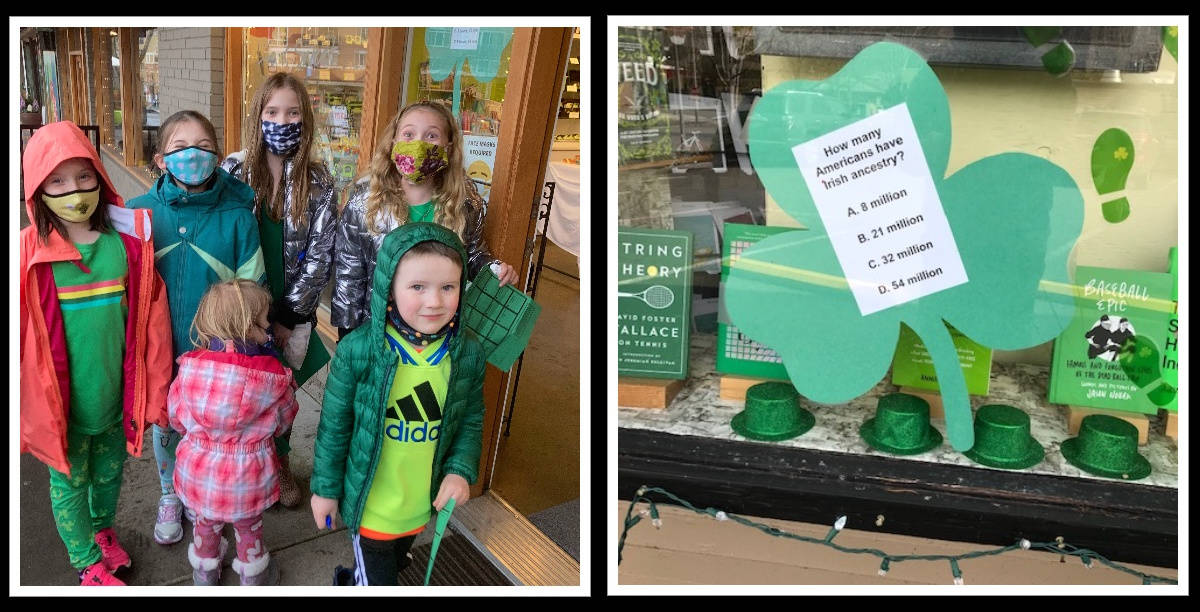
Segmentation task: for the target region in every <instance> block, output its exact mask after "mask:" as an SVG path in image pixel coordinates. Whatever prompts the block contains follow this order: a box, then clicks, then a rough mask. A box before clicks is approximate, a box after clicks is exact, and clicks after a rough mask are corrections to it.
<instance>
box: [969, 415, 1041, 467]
mask: <svg viewBox="0 0 1200 612" xmlns="http://www.w3.org/2000/svg"><path fill="white" fill-rule="evenodd" d="M1029 430H1030V427H1029V415H1027V414H1025V413H1024V412H1021V411H1020V410H1019V409H1017V408H1014V407H1012V406H1006V405H1003V404H987V405H984V406H980V407H979V411H978V412H976V413H975V446H972V447H971V449H970V450H968V451H966V452H964V453H963V454H964V455H966V456H967V457H968V458H969V459H970V460H971V461H974V462H975V463H980V464H983V465H986V466H988V467H994V468H1002V469H1006V470H1021V469H1025V468H1027V467H1031V466H1034V465H1037V464H1039V463H1041V462H1042V459H1045V458H1046V449H1044V448H1042V445H1041V444H1038V441H1037V440H1034V439H1033V436H1032V435H1030V433H1029Z"/></svg>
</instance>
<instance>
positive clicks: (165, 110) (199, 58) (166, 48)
mask: <svg viewBox="0 0 1200 612" xmlns="http://www.w3.org/2000/svg"><path fill="white" fill-rule="evenodd" d="M158 70H159V75H158V78H159V82H160V86H159V97H158V109H159V114H160V116H161V117H162V119H163V120H164V121H165V120H166V118H167V117H170V116H171V115H172V114H173V113H175V112H178V111H181V110H194V111H198V112H200V113H203V114H204V116H206V117H208V118H209V120H211V121H212V122H213V126H214V127H216V128H217V142H221V141H223V140H224V138H225V29H224V28H159V30H158ZM222 153H225V152H224V151H222Z"/></svg>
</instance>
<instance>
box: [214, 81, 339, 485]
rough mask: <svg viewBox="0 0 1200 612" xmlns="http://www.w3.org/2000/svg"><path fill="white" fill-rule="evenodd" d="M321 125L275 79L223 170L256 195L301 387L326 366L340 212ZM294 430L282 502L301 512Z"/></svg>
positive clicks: (284, 346)
mask: <svg viewBox="0 0 1200 612" xmlns="http://www.w3.org/2000/svg"><path fill="white" fill-rule="evenodd" d="M315 131H316V121H315V120H314V117H313V110H312V103H311V102H310V98H309V96H308V92H307V91H306V89H305V87H304V84H303V83H302V82H300V81H299V80H298V79H296V78H295V77H293V76H291V75H289V74H287V73H282V72H280V73H276V74H273V75H271V76H270V77H269V78H267V80H266V81H264V82H263V84H262V85H261V86H260V87H259V90H258V93H257V95H256V96H255V98H254V102H253V104H252V105H251V107H250V114H249V116H248V117H247V118H246V124H245V135H244V137H243V142H244V143H246V145H247V146H248V148H247V149H244V150H242V151H239V152H237V153H234V154H232V155H230V156H229V157H227V158H226V159H225V161H223V162H222V163H221V167H222V168H224V169H225V171H226V172H229V173H230V174H232V175H233V176H235V177H236V178H238V179H241V180H242V181H244V182H245V183H247V184H248V185H250V187H252V188H253V189H254V203H255V212H256V213H257V216H258V220H259V233H260V238H261V242H262V249H263V259H264V261H265V264H266V268H267V285H268V287H267V288H268V289H269V290H270V291H271V295H272V298H273V302H272V304H273V306H272V310H271V314H270V317H269V318H270V321H271V323H272V325H271V328H272V332H273V336H274V343H275V346H277V347H278V348H279V349H280V352H281V353H282V354H283V356H284V360H285V362H286V363H287V365H289V366H290V367H291V368H292V370H293V371H294V375H295V379H296V383H297V384H298V385H303V384H304V381H305V380H307V379H308V378H309V377H311V376H312V375H313V374H314V373H316V371H317V370H320V369H321V367H322V366H324V365H325V364H326V363H328V362H329V353H328V351H326V350H325V346H324V345H323V344H321V340H320V338H319V337H318V336H317V334H316V333H314V327H315V325H316V309H317V303H318V302H319V300H320V297H321V292H322V291H323V290H324V289H325V285H326V284H327V283H328V282H329V278H330V270H331V269H332V265H331V264H332V262H333V244H334V234H335V233H336V228H337V222H336V217H335V213H336V209H335V207H334V197H335V189H334V181H333V176H332V175H330V173H329V170H328V169H326V167H325V165H324V164H322V163H320V162H319V161H315V160H313V158H312V157H311V156H310V151H311V150H312V141H313V136H314V133H315ZM290 437H291V432H290V431H289V432H287V433H286V434H284V435H283V436H280V437H279V438H276V440H275V442H276V451H277V452H278V454H279V458H280V464H281V471H280V479H279V488H280V495H279V500H280V503H282V504H283V505H284V506H287V507H289V508H293V507H296V506H297V505H299V504H300V502H301V501H302V496H301V493H300V490H299V487H298V486H297V485H296V482H295V478H294V477H293V476H292V474H291V470H290V468H289V465H288V460H287V453H288V451H289V450H290V446H289V444H288V440H289V438H290Z"/></svg>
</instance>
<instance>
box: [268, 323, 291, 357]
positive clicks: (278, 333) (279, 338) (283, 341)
mask: <svg viewBox="0 0 1200 612" xmlns="http://www.w3.org/2000/svg"><path fill="white" fill-rule="evenodd" d="M271 331H272V332H273V333H274V335H275V348H276V349H278V350H279V352H281V353H282V352H283V349H284V347H286V346H287V345H288V340H290V339H291V337H292V330H290V329H288V328H286V327H284V326H282V325H280V324H278V323H272V324H271Z"/></svg>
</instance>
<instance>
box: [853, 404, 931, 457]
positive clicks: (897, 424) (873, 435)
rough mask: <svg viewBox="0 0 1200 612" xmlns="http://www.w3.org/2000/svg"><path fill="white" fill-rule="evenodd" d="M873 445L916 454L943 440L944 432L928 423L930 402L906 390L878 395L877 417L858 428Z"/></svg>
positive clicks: (875, 447)
mask: <svg viewBox="0 0 1200 612" xmlns="http://www.w3.org/2000/svg"><path fill="white" fill-rule="evenodd" d="M858 433H859V435H861V436H862V437H863V439H864V440H866V441H867V444H869V445H871V448H874V449H876V450H881V451H883V452H885V453H892V454H893V455H916V454H918V453H923V452H925V451H927V450H930V449H932V448H934V447H935V446H938V445H939V444H941V443H942V434H941V432H939V431H938V430H936V429H934V428H933V425H930V424H929V403H928V402H926V401H925V400H923V399H921V398H919V397H917V396H915V395H909V394H907V393H890V394H888V395H885V396H883V397H881V398H879V405H878V406H876V407H875V417H874V418H871V419H867V422H866V423H863V424H862V427H860V428H859V429H858Z"/></svg>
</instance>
